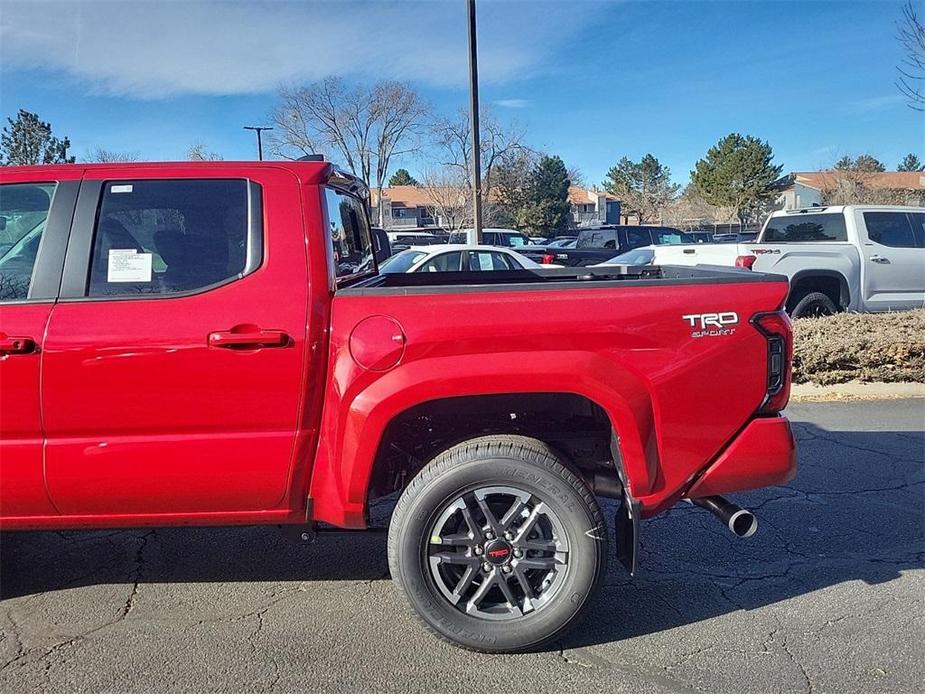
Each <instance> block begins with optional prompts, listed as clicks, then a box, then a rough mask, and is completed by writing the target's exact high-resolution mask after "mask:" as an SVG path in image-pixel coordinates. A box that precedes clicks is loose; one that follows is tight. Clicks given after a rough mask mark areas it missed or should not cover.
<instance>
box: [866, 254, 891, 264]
mask: <svg viewBox="0 0 925 694" xmlns="http://www.w3.org/2000/svg"><path fill="white" fill-rule="evenodd" d="M870 262H872V263H889V262H890V259H889V258H884V257H883V256H882V255H872V256H870Z"/></svg>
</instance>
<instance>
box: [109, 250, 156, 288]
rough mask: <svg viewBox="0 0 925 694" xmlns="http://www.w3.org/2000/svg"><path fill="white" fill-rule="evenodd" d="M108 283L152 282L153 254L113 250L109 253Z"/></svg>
mask: <svg viewBox="0 0 925 694" xmlns="http://www.w3.org/2000/svg"><path fill="white" fill-rule="evenodd" d="M106 281H107V282H150V281H151V254H150V253H139V252H138V251H136V250H135V249H134V248H112V249H110V251H109V267H108V271H107V273H106Z"/></svg>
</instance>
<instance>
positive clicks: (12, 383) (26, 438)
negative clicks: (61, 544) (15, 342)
mask: <svg viewBox="0 0 925 694" xmlns="http://www.w3.org/2000/svg"><path fill="white" fill-rule="evenodd" d="M51 307H52V304H50V303H47V304H12V305H7V306H0V339H4V338H6V337H13V336H15V337H30V338H32V339H33V340H35V342H36V344H38V345H39V347H40V348H41V343H42V336H43V335H44V334H45V324H46V323H47V322H48V316H49V314H50V313H51ZM40 364H41V352H40V351H35V352H32V353H30V354H0V516H3V517H6V516H18V515H24V516H28V515H47V514H53V513H57V511H55V509H54V507H53V506H52V505H51V500H50V499H49V498H48V494H47V493H46V491H45V478H44V469H43V465H42V445H43V439H44V437H43V433H42V408H41V403H40V402H39V367H40Z"/></svg>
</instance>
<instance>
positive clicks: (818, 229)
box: [761, 214, 848, 243]
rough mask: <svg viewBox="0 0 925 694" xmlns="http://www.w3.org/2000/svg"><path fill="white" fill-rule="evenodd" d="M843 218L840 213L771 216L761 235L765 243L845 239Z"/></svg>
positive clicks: (846, 236)
mask: <svg viewBox="0 0 925 694" xmlns="http://www.w3.org/2000/svg"><path fill="white" fill-rule="evenodd" d="M847 240H848V232H847V230H846V228H845V218H844V217H843V216H842V215H841V214H800V215H789V216H786V217H771V218H770V219H769V220H768V224H767V226H766V227H765V229H764V234H763V235H762V236H761V241H762V242H765V243H774V242H787V241H791V242H796V243H811V242H814V241H847Z"/></svg>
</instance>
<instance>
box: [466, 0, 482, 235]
mask: <svg viewBox="0 0 925 694" xmlns="http://www.w3.org/2000/svg"><path fill="white" fill-rule="evenodd" d="M468 5H469V120H470V121H471V123H472V216H473V218H474V219H473V223H472V227H473V229H474V231H475V242H476V243H482V148H481V143H480V140H479V66H478V50H477V48H476V36H475V0H468Z"/></svg>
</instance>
